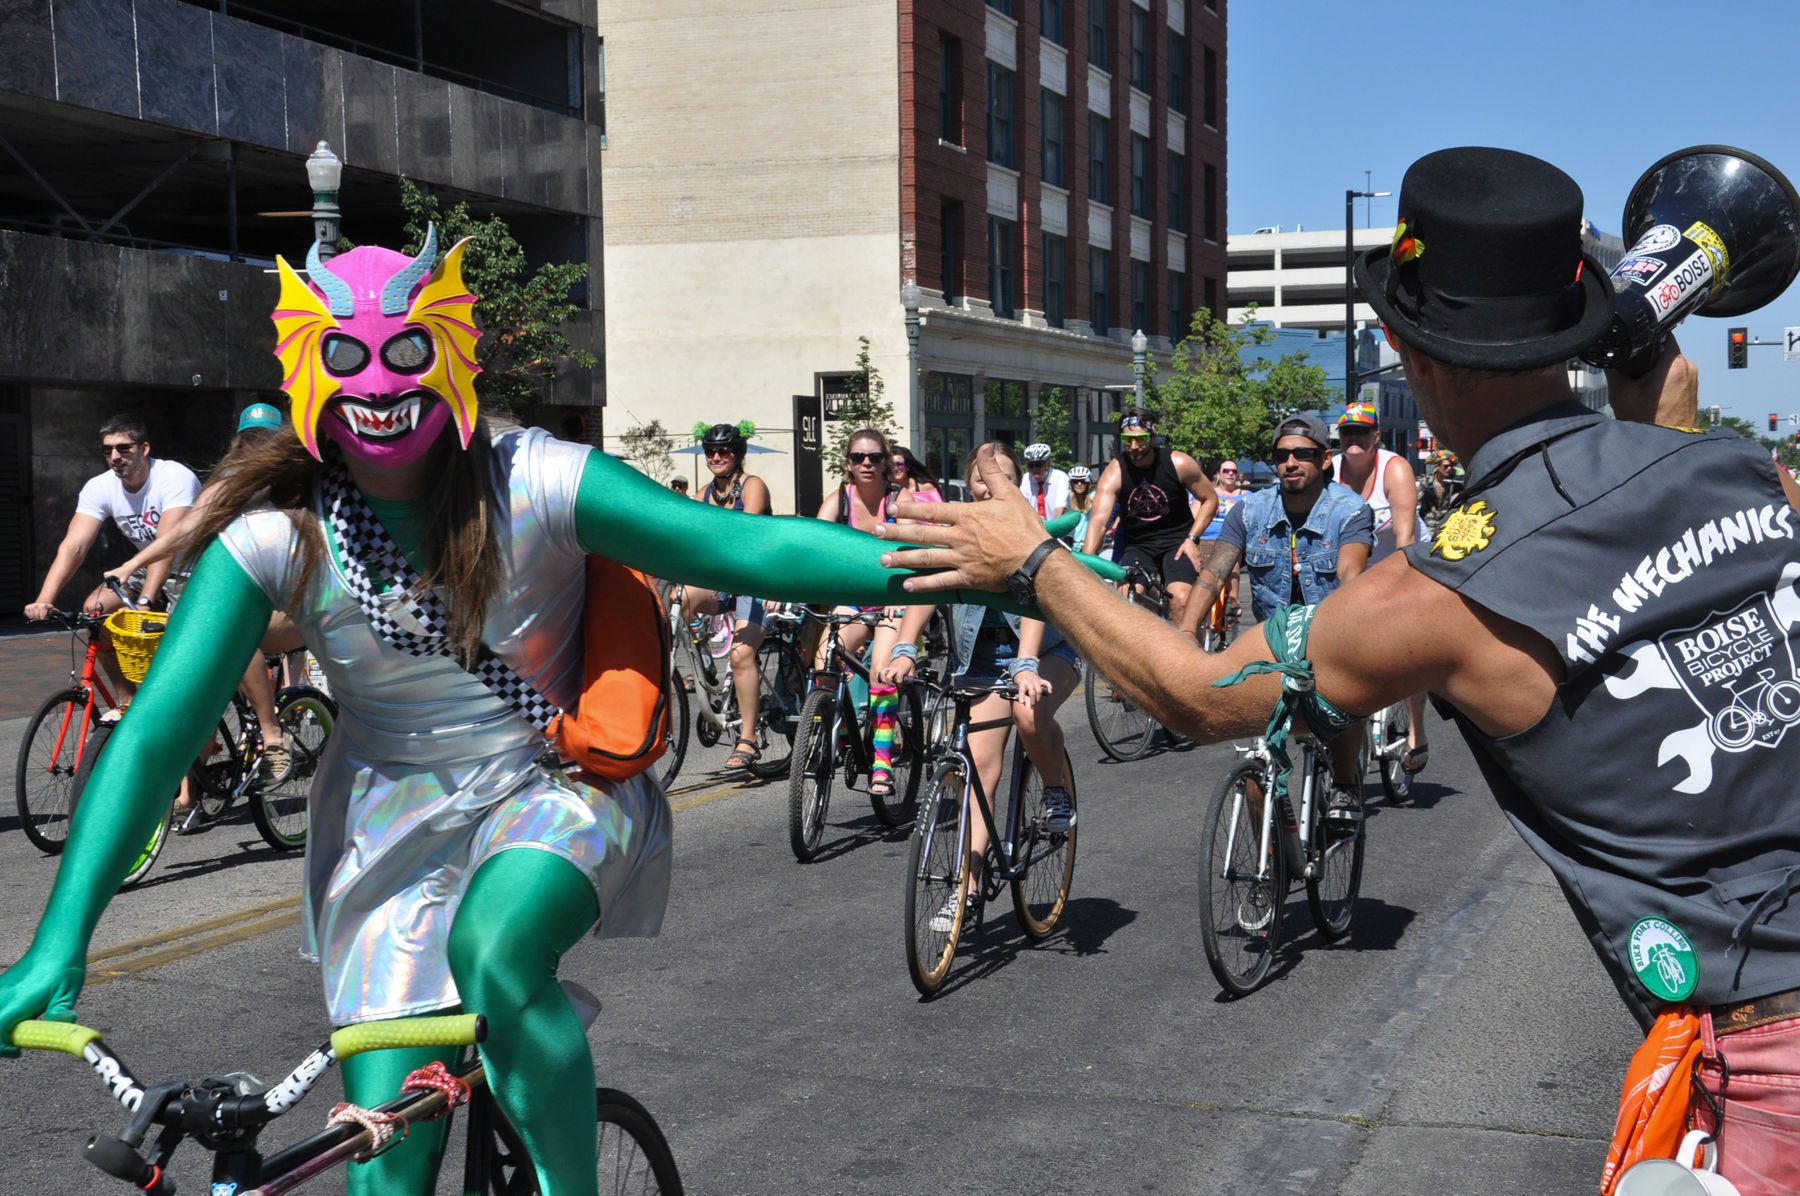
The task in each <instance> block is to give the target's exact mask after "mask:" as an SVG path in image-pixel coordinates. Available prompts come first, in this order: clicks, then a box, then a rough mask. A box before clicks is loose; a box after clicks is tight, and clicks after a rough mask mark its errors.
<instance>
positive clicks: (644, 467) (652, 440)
mask: <svg viewBox="0 0 1800 1196" xmlns="http://www.w3.org/2000/svg"><path fill="white" fill-rule="evenodd" d="M626 414H628V415H629V414H630V413H629V412H627V413H626ZM632 418H633V419H636V418H637V417H636V416H632ZM619 449H620V452H621V453H622V454H623V455H624V457H625V460H626V461H627V462H628V463H629V464H631V465H632V466H633V467H635V468H636V469H637V470H638V471H639V472H640V473H643V474H645V475H646V476H648V477H649V478H651V479H652V480H654V481H657V482H667V481H668V480H669V478H670V476H671V475H672V474H673V473H674V472H675V463H674V460H673V458H671V457H670V456H669V454H670V453H672V452H674V451H675V437H674V436H673V435H671V434H670V432H669V430H668V429H667V428H665V427H663V425H662V421H661V420H660V419H653V420H651V421H650V422H649V423H647V424H634V425H632V426H631V427H630V428H629V429H627V430H626V431H625V432H623V433H621V434H620V436H619Z"/></svg>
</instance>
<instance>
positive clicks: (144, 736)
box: [33, 543, 273, 963]
mask: <svg viewBox="0 0 1800 1196" xmlns="http://www.w3.org/2000/svg"><path fill="white" fill-rule="evenodd" d="M271 610H273V606H272V605H271V604H270V602H269V600H268V598H267V597H265V596H264V595H263V592H262V591H261V590H260V589H259V588H258V587H257V586H256V584H255V583H254V582H252V581H251V580H250V578H249V577H248V576H247V575H246V574H245V573H244V570H243V569H242V568H241V567H240V566H239V565H238V563H237V561H235V560H234V559H232V557H231V554H230V553H228V552H227V551H226V550H225V547H224V546H223V545H222V544H218V543H214V544H213V545H212V546H211V547H210V548H208V549H207V550H206V552H205V554H204V555H203V556H202V557H201V559H200V561H199V562H198V564H197V565H196V566H195V568H194V575H193V578H192V580H190V581H189V582H188V585H187V588H186V590H185V591H184V592H183V594H182V597H181V602H180V603H179V604H178V605H177V606H176V608H175V613H174V614H173V615H171V616H170V618H169V629H168V631H167V633H166V634H165V635H164V636H163V640H162V643H161V645H159V646H158V648H157V653H156V659H155V661H153V662H152V664H151V667H150V674H149V676H148V677H147V678H145V681H144V684H143V686H142V687H141V688H140V689H139V690H138V694H137V698H136V699H135V700H134V701H133V702H132V704H131V708H130V709H129V710H128V711H127V712H126V715H125V717H124V719H122V720H121V721H120V723H119V727H118V730H117V731H115V732H114V733H113V736H112V739H111V740H110V741H109V742H108V744H107V748H106V752H105V754H104V755H103V756H102V757H101V758H100V760H99V762H98V764H97V765H96V767H95V768H94V772H93V776H92V777H91V778H90V779H89V781H88V787H87V789H86V791H85V792H84V793H83V794H82V797H81V804H80V805H79V806H78V807H77V808H76V811H75V820H74V822H73V824H72V825H71V827H70V834H69V844H68V849H67V850H66V851H64V852H63V856H62V863H61V867H60V868H59V869H58V870H57V874H56V885H55V887H54V888H53V889H52V890H51V893H50V903H49V906H48V908H47V909H46V911H45V913H44V917H43V920H42V922H41V923H40V924H39V926H38V932H37V938H36V940H35V942H34V944H33V951H34V952H37V951H44V952H48V953H50V955H51V957H52V958H58V959H62V960H64V961H66V962H73V963H78V962H80V961H81V959H82V958H84V957H85V955H86V953H87V946H88V939H89V938H90V937H91V936H92V935H93V933H94V926H95V924H96V923H98V922H99V920H100V915H101V913H102V912H103V911H104V910H105V909H106V905H107V902H108V901H110V900H111V899H112V895H113V893H114V892H115V891H116V890H117V888H118V884H119V878H120V877H122V876H124V875H125V872H126V870H127V869H128V868H129V867H130V866H131V863H132V861H133V860H135V859H136V858H137V855H138V852H139V851H141V850H142V848H143V846H144V843H145V842H146V841H147V840H148V839H149V838H150V833H151V830H152V828H153V827H154V826H155V824H156V819H157V818H158V817H160V816H161V814H162V811H163V810H164V809H165V808H166V807H167V806H168V804H169V802H170V800H171V799H172V798H173V797H174V795H175V791H176V789H177V788H178V787H179V786H180V784H181V778H182V775H183V774H184V773H185V772H186V771H187V768H188V765H189V764H190V763H191V762H192V761H193V759H194V757H195V756H197V755H198V754H199V753H200V750H201V748H202V747H204V746H205V744H206V738H207V736H208V735H209V734H210V733H211V731H212V728H213V726H214V724H216V723H217V722H218V718H219V713H220V711H222V710H224V709H225V704H226V702H228V701H229V700H230V698H231V692H232V690H234V689H236V688H237V685H238V682H239V681H240V680H242V679H243V675H244V666H245V664H246V663H247V662H248V661H249V659H250V654H251V653H252V652H253V651H255V650H256V646H257V645H258V643H260V642H261V640H262V637H263V633H264V632H265V631H266V630H267V629H268V625H269V614H270V611H271Z"/></svg>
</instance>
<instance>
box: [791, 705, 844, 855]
mask: <svg viewBox="0 0 1800 1196" xmlns="http://www.w3.org/2000/svg"><path fill="white" fill-rule="evenodd" d="M836 707H837V696H836V695H835V694H833V693H832V691H831V690H828V689H815V690H813V691H812V692H811V693H809V694H807V695H806V702H805V704H804V705H802V706H801V707H800V719H799V722H798V724H797V725H796V726H795V728H794V759H793V767H792V769H791V770H790V771H789V773H788V843H789V845H790V846H791V847H793V849H794V858H795V859H797V860H799V861H800V862H801V863H803V864H804V863H806V862H808V861H809V860H811V859H813V858H814V857H815V856H817V855H818V854H819V841H820V840H821V839H823V838H824V836H825V812H826V811H827V810H828V809H829V808H830V806H831V782H832V779H833V777H834V776H835V775H836V773H837V750H836V749H837V745H836V743H835V742H834V740H835V739H836V736H837V725H836V720H835V719H834V718H833V717H832V716H833V715H834V714H835V713H836Z"/></svg>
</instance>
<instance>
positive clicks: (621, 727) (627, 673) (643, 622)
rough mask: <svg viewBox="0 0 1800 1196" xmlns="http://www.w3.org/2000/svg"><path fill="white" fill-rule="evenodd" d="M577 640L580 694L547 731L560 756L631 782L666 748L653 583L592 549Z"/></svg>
mask: <svg viewBox="0 0 1800 1196" xmlns="http://www.w3.org/2000/svg"><path fill="white" fill-rule="evenodd" d="M581 639H582V666H581V698H580V700H579V701H578V702H577V703H576V705H575V709H574V710H572V711H565V712H563V713H562V714H559V715H558V716H557V717H556V719H555V720H554V721H553V722H552V723H551V724H550V728H549V730H548V732H547V734H548V735H549V737H550V741H551V742H552V743H554V744H555V745H556V748H557V750H558V751H559V752H561V753H562V756H563V758H564V759H565V760H574V761H575V763H576V764H577V765H579V766H580V767H581V768H582V769H583V770H585V771H587V772H591V773H594V774H596V775H597V776H601V777H605V778H606V779H608V780H612V781H628V780H630V779H631V778H632V777H635V776H637V775H638V774H639V773H641V772H643V771H644V770H645V769H647V768H649V767H650V766H651V765H652V764H655V763H656V762H657V761H658V760H659V759H661V758H662V754H663V752H664V750H665V749H666V748H667V747H668V742H667V737H668V733H669V697H668V693H669V615H668V611H667V610H666V609H665V608H664V606H663V601H662V596H661V595H660V594H659V593H657V590H656V586H655V585H654V584H653V583H652V582H651V581H650V579H649V578H648V577H645V576H644V575H643V574H642V573H639V572H638V571H637V570H636V569H627V568H626V567H625V566H624V565H621V564H619V563H618V562H616V561H609V560H607V559H606V558H605V557H602V556H592V555H590V556H589V557H588V559H587V602H586V605H585V606H584V607H583V608H582V613H581Z"/></svg>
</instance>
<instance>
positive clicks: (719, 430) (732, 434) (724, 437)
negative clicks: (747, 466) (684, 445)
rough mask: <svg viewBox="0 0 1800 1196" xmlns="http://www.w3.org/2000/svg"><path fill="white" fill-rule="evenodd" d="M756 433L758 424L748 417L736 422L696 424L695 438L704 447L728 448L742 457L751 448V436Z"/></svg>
mask: <svg viewBox="0 0 1800 1196" xmlns="http://www.w3.org/2000/svg"><path fill="white" fill-rule="evenodd" d="M754 435H756V425H755V424H753V423H751V422H750V421H749V420H747V419H741V420H739V421H738V422H737V423H735V424H712V425H710V426H709V425H707V424H695V425H694V439H696V440H698V441H699V442H700V446H701V447H702V448H709V449H710V448H722V449H728V450H729V451H731V452H732V453H734V454H736V455H737V456H739V457H741V456H743V455H744V453H745V451H746V450H747V449H748V448H749V445H750V437H752V436H754Z"/></svg>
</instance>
